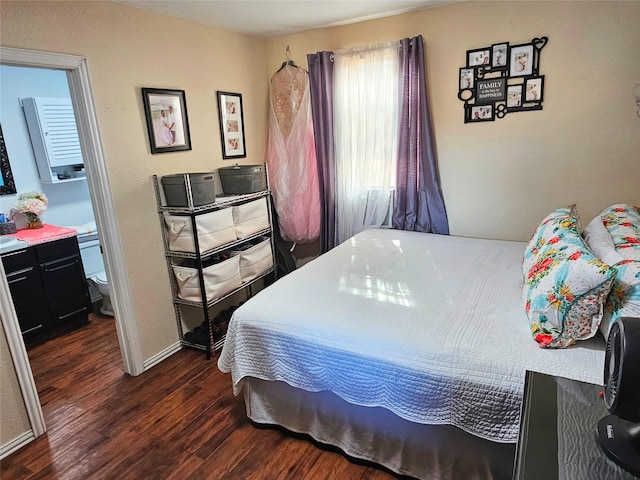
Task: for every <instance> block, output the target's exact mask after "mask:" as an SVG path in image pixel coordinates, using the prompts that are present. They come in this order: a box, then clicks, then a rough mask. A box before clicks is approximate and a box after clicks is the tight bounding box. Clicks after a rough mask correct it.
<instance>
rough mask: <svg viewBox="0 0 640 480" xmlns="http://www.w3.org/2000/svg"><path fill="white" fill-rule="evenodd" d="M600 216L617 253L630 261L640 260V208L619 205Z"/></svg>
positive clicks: (611, 207) (606, 210) (613, 206)
mask: <svg viewBox="0 0 640 480" xmlns="http://www.w3.org/2000/svg"><path fill="white" fill-rule="evenodd" d="M600 216H601V217H602V223H603V224H604V226H605V227H606V228H607V230H608V231H609V234H610V235H611V238H612V239H613V243H614V245H615V247H616V251H617V252H618V253H619V254H620V255H621V256H622V257H624V258H626V259H629V260H640V207H636V206H634V205H626V204H618V205H612V206H610V207H609V208H607V209H605V210H604V211H603V212H602V213H601V214H600Z"/></svg>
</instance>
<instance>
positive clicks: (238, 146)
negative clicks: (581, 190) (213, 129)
mask: <svg viewBox="0 0 640 480" xmlns="http://www.w3.org/2000/svg"><path fill="white" fill-rule="evenodd" d="M217 97H218V117H219V120H220V141H221V142H222V158H223V159H225V160H228V159H231V158H244V157H246V156H247V149H246V143H245V136H244V112H243V108H242V94H240V93H232V92H221V91H218V92H217Z"/></svg>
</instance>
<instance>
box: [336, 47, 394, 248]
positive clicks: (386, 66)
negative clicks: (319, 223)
mask: <svg viewBox="0 0 640 480" xmlns="http://www.w3.org/2000/svg"><path fill="white" fill-rule="evenodd" d="M399 48H400V42H389V43H385V44H380V45H368V46H362V47H355V48H350V49H346V50H339V51H337V52H335V53H334V89H335V90H334V142H335V157H336V224H337V225H336V228H337V239H336V240H337V243H341V242H343V241H344V240H346V239H347V238H349V237H351V236H352V235H354V234H356V233H358V232H360V231H362V230H365V229H368V228H380V227H381V226H382V224H383V222H384V221H385V219H387V215H388V212H389V211H390V210H389V209H390V202H391V198H392V195H391V192H392V189H393V186H394V185H395V176H396V163H397V154H398V152H397V150H398V117H399V115H398V111H399V101H398V98H399V97H398V88H399V87H398V84H399V79H398V68H399V53H398V52H399Z"/></svg>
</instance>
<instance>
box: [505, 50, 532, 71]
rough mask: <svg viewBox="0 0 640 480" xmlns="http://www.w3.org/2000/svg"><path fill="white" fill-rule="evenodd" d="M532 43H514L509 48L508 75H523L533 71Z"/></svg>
mask: <svg viewBox="0 0 640 480" xmlns="http://www.w3.org/2000/svg"><path fill="white" fill-rule="evenodd" d="M533 62H534V58H533V44H531V43H525V44H522V45H514V46H513V47H511V48H510V49H509V76H510V77H523V76H526V75H531V74H532V73H533Z"/></svg>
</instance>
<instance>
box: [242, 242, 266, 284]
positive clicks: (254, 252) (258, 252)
mask: <svg viewBox="0 0 640 480" xmlns="http://www.w3.org/2000/svg"><path fill="white" fill-rule="evenodd" d="M263 238H264V237H263ZM233 253H234V254H237V255H238V257H239V258H240V276H241V277H242V281H243V282H250V281H251V280H253V279H254V278H256V277H259V276H260V275H262V273H264V271H265V270H267V269H269V268H271V267H273V255H272V253H271V240H270V239H269V238H266V240H261V241H260V243H258V244H256V245H253V246H252V247H250V248H248V249H246V250H234V251H233Z"/></svg>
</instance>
